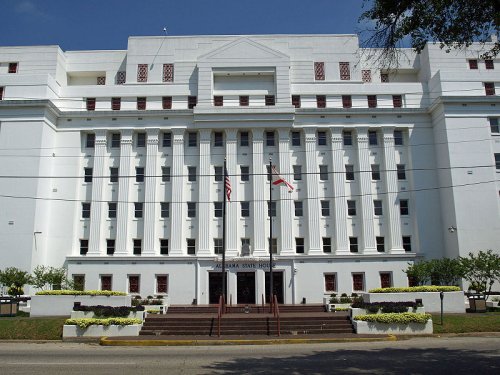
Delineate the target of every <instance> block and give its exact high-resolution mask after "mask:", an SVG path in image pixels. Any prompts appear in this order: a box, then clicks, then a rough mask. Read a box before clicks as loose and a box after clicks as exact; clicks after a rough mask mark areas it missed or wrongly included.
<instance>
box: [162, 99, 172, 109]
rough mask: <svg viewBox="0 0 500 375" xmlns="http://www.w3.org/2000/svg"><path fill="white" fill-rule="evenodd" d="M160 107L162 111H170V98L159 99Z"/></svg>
mask: <svg viewBox="0 0 500 375" xmlns="http://www.w3.org/2000/svg"><path fill="white" fill-rule="evenodd" d="M161 107H162V108H163V109H172V97H171V96H164V97H162V98H161Z"/></svg>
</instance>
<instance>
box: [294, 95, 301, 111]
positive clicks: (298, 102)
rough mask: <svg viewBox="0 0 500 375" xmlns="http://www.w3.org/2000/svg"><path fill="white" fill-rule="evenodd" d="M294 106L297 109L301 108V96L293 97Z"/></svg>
mask: <svg viewBox="0 0 500 375" xmlns="http://www.w3.org/2000/svg"><path fill="white" fill-rule="evenodd" d="M292 105H293V106H294V107H295V108H300V95H292Z"/></svg>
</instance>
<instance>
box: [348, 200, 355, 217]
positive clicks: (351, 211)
mask: <svg viewBox="0 0 500 375" xmlns="http://www.w3.org/2000/svg"><path fill="white" fill-rule="evenodd" d="M347 215H349V216H356V201H352V200H348V201H347Z"/></svg>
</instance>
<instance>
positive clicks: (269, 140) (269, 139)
mask: <svg viewBox="0 0 500 375" xmlns="http://www.w3.org/2000/svg"><path fill="white" fill-rule="evenodd" d="M274 143H275V142H274V132H266V146H274Z"/></svg>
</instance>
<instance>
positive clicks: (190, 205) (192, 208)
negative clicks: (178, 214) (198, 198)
mask: <svg viewBox="0 0 500 375" xmlns="http://www.w3.org/2000/svg"><path fill="white" fill-rule="evenodd" d="M187 210H188V212H187V214H188V217H196V202H187Z"/></svg>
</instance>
